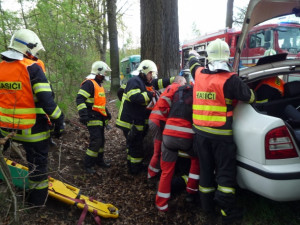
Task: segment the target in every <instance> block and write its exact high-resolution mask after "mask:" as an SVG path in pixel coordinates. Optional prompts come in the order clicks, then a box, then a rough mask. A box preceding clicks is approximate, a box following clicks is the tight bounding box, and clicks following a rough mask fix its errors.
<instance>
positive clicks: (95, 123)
mask: <svg viewBox="0 0 300 225" xmlns="http://www.w3.org/2000/svg"><path fill="white" fill-rule="evenodd" d="M87 126H88V127H91V126H101V127H102V126H103V121H102V120H90V121H89V122H88V124H87Z"/></svg>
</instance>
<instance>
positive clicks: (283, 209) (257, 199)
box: [238, 190, 300, 225]
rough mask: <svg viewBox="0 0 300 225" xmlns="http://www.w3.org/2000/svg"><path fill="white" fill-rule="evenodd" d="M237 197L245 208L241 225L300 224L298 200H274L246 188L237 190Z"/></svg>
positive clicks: (299, 203)
mask: <svg viewBox="0 0 300 225" xmlns="http://www.w3.org/2000/svg"><path fill="white" fill-rule="evenodd" d="M278 194H280V193H278ZM238 197H239V198H238V203H239V205H241V206H243V207H244V208H245V217H244V223H243V225H296V224H300V201H295V202H276V201H272V200H269V199H266V198H264V197H261V196H259V195H256V194H254V193H252V192H250V191H246V190H239V194H238Z"/></svg>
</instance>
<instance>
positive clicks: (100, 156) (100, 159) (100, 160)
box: [96, 153, 111, 168]
mask: <svg viewBox="0 0 300 225" xmlns="http://www.w3.org/2000/svg"><path fill="white" fill-rule="evenodd" d="M96 165H97V166H99V167H101V168H109V167H110V166H111V165H110V161H108V160H104V159H103V153H102V154H101V153H99V154H98V157H97V160H96Z"/></svg>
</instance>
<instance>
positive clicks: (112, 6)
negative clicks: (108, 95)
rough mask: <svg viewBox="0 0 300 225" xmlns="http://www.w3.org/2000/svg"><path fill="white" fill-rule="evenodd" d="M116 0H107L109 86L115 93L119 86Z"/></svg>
mask: <svg viewBox="0 0 300 225" xmlns="http://www.w3.org/2000/svg"><path fill="white" fill-rule="evenodd" d="M116 10H117V7H116V0H110V1H107V15H108V32H109V44H110V65H111V70H112V72H111V88H110V91H111V92H112V93H117V90H118V89H119V87H120V77H119V74H120V69H119V47H118V30H117V22H116Z"/></svg>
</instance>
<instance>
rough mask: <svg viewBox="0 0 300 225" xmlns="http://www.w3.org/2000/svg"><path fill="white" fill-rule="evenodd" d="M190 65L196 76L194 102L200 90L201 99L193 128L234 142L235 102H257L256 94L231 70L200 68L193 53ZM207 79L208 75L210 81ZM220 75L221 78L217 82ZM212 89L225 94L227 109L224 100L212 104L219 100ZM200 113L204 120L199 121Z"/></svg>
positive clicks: (208, 135) (213, 136) (202, 133)
mask: <svg viewBox="0 0 300 225" xmlns="http://www.w3.org/2000/svg"><path fill="white" fill-rule="evenodd" d="M189 64H190V69H191V72H192V76H193V77H194V78H196V79H197V80H196V79H195V86H194V94H193V99H194V102H195V101H197V93H198V100H199V101H200V102H197V103H196V104H195V106H193V110H194V111H193V130H194V131H195V132H196V133H198V134H200V135H202V136H205V137H209V138H216V139H219V140H227V141H232V140H233V136H232V134H233V133H232V122H233V120H232V118H233V117H232V111H233V109H234V104H233V103H234V102H235V101H237V100H240V101H243V102H247V103H252V102H254V100H255V95H254V93H253V91H252V90H251V89H250V88H249V87H248V86H247V84H245V83H244V82H243V81H242V80H241V79H240V78H239V77H238V76H235V75H232V73H229V72H226V71H222V70H220V71H219V72H214V71H210V70H209V69H208V68H203V67H201V66H200V64H199V63H197V59H196V58H195V57H194V56H192V57H190V60H189ZM197 74H198V75H197ZM202 75H204V76H202ZM209 77H215V78H209ZM205 78H208V80H206V79H205ZM218 78H219V79H221V80H220V81H218ZM225 78H226V79H225ZM210 81H213V82H217V83H218V84H219V86H216V85H211V83H210ZM199 85H200V87H199ZM212 88H214V89H212ZM212 92H214V93H215V94H219V95H222V96H223V97H224V101H225V105H226V108H224V101H223V102H222V103H221V102H218V104H217V105H214V104H212V105H211V104H210V103H211V102H217V99H220V97H219V96H216V95H212ZM201 98H204V99H201ZM205 98H207V99H205ZM208 98H213V99H214V98H215V99H216V100H209V99H208ZM212 106H216V107H212ZM199 116H200V117H202V120H199ZM213 116H214V117H213ZM224 118H225V121H224ZM209 124H211V125H209ZM222 124H223V125H222Z"/></svg>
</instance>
